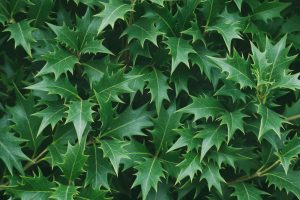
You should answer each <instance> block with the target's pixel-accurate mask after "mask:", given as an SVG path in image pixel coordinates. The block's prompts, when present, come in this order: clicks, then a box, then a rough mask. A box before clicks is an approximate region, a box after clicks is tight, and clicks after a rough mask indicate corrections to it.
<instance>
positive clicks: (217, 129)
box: [196, 125, 227, 160]
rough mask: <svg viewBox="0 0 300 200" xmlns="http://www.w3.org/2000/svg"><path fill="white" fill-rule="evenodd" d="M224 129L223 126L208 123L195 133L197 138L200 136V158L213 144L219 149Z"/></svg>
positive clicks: (224, 132)
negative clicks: (208, 124)
mask: <svg viewBox="0 0 300 200" xmlns="http://www.w3.org/2000/svg"><path fill="white" fill-rule="evenodd" d="M226 134H227V132H226V129H225V128H224V127H223V126H216V125H210V126H205V128H204V129H203V130H201V131H199V133H198V134H197V136H196V137H197V138H202V139H203V141H202V145H201V160H202V159H203V158H204V156H205V155H206V154H207V152H208V151H209V150H210V149H211V148H212V147H213V146H215V147H216V148H217V150H219V149H220V147H221V144H222V143H223V142H224V141H225V138H226Z"/></svg>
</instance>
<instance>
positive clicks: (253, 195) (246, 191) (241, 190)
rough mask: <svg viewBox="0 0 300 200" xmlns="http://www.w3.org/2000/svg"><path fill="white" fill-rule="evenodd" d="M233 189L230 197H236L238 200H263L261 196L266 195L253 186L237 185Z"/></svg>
mask: <svg viewBox="0 0 300 200" xmlns="http://www.w3.org/2000/svg"><path fill="white" fill-rule="evenodd" d="M233 187H234V192H233V193H232V196H235V197H237V199H238V200H263V199H262V197H261V195H267V194H268V193H266V192H263V191H261V190H259V189H257V188H256V187H255V186H253V185H250V184H246V183H238V184H236V185H234V186H233Z"/></svg>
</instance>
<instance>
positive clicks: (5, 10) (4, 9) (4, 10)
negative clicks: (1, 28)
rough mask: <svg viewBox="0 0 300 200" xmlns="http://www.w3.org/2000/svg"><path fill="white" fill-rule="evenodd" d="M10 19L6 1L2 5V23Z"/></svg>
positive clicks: (0, 21)
mask: <svg viewBox="0 0 300 200" xmlns="http://www.w3.org/2000/svg"><path fill="white" fill-rule="evenodd" d="M8 19H9V12H8V6H7V2H6V1H2V2H1V3H0V23H1V24H3V25H4V23H5V22H6V21H7V20H8Z"/></svg>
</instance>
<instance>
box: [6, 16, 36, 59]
mask: <svg viewBox="0 0 300 200" xmlns="http://www.w3.org/2000/svg"><path fill="white" fill-rule="evenodd" d="M30 22H31V21H27V20H23V21H20V22H17V23H13V24H9V26H8V27H7V28H6V29H5V30H4V31H8V32H10V39H14V41H15V48H16V47H17V46H19V45H21V46H22V47H23V48H24V50H25V51H26V53H27V54H28V55H29V56H30V57H32V55H31V44H32V43H33V42H36V41H35V39H34V38H33V36H32V32H33V31H34V30H35V29H34V28H32V27H31V26H30Z"/></svg>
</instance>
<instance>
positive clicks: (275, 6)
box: [253, 0, 290, 22]
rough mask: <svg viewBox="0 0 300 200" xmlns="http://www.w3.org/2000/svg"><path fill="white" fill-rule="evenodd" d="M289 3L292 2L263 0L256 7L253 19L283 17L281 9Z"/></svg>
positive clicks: (265, 19)
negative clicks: (268, 0)
mask: <svg viewBox="0 0 300 200" xmlns="http://www.w3.org/2000/svg"><path fill="white" fill-rule="evenodd" d="M289 5H290V3H287V2H279V1H277V0H275V1H272V2H263V3H261V4H259V5H258V6H256V7H255V8H254V10H253V13H254V14H253V19H258V20H263V21H265V22H267V21H268V20H270V19H273V18H276V17H281V15H280V13H281V11H283V10H284V9H285V8H287V7H288V6H289Z"/></svg>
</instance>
